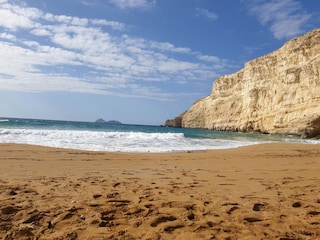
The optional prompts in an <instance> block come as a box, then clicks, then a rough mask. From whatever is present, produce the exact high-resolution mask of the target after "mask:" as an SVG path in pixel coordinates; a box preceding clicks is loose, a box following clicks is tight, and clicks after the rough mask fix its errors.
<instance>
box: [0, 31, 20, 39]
mask: <svg viewBox="0 0 320 240" xmlns="http://www.w3.org/2000/svg"><path fill="white" fill-rule="evenodd" d="M0 38H3V39H7V40H10V41H16V40H17V38H16V36H14V35H13V34H8V33H5V32H4V33H1V34H0Z"/></svg>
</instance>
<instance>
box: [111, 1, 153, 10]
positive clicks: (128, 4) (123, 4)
mask: <svg viewBox="0 0 320 240" xmlns="http://www.w3.org/2000/svg"><path fill="white" fill-rule="evenodd" d="M109 1H110V2H111V3H113V4H114V5H116V6H117V7H119V8H142V9H146V8H151V7H154V6H155V5H156V0H109Z"/></svg>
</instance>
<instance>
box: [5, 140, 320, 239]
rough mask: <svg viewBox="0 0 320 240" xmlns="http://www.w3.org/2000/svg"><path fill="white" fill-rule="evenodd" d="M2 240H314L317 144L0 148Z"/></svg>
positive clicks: (319, 163) (319, 164)
mask: <svg viewBox="0 0 320 240" xmlns="http://www.w3.org/2000/svg"><path fill="white" fill-rule="evenodd" d="M0 164H1V172H2V174H1V176H0V183H1V184H0V190H1V192H0V214H1V215H0V238H1V239H2V238H3V239H10V237H11V238H12V239H36V238H38V239H152V240H153V239H158V240H159V239H281V238H282V239H316V238H319V237H320V230H319V225H320V210H319V209H320V195H319V192H320V176H319V169H320V145H319V144H296V143H268V144H258V145H251V146H244V147H239V148H232V149H219V150H203V151H188V152H174V153H123V152H95V151H82V150H71V149H60V148H50V147H41V146H34V145H23V144H0Z"/></svg>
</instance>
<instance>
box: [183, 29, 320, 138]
mask: <svg viewBox="0 0 320 240" xmlns="http://www.w3.org/2000/svg"><path fill="white" fill-rule="evenodd" d="M181 125H182V127H189V128H207V129H215V130H230V131H244V132H252V131H257V132H265V133H282V134H295V135H301V136H304V137H313V136H316V135H320V28H319V29H316V30H313V31H311V32H309V33H307V34H305V35H303V36H301V37H298V38H295V39H293V40H291V41H289V42H287V43H285V44H284V45H283V46H282V47H281V48H280V49H278V50H277V51H274V52H272V53H270V54H267V55H265V56H262V57H260V58H257V59H255V60H252V61H250V62H248V63H246V64H245V66H244V68H243V69H242V70H240V71H238V72H236V73H233V74H230V75H226V76H222V77H220V78H218V79H216V81H215V82H214V84H213V88H212V92H211V94H210V95H209V96H207V97H205V98H203V99H200V100H198V101H196V102H195V103H194V104H193V106H192V107H191V109H190V110H188V111H187V112H185V113H184V114H183V116H182V120H181Z"/></svg>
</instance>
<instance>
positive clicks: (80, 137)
mask: <svg viewBox="0 0 320 240" xmlns="http://www.w3.org/2000/svg"><path fill="white" fill-rule="evenodd" d="M0 142H2V143H24V144H34V145H41V146H49V147H59V148H70V149H81V150H91V151H113V152H118V151H119V152H173V151H188V150H205V149H222V148H234V147H239V146H246V145H252V144H257V142H252V141H247V142H246V141H234V140H224V139H196V138H186V137H185V136H184V134H183V133H171V132H166V133H146V132H133V131H131V132H125V131H104V132H103V131H84V130H83V131H80V130H48V129H10V128H8V129H0Z"/></svg>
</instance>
